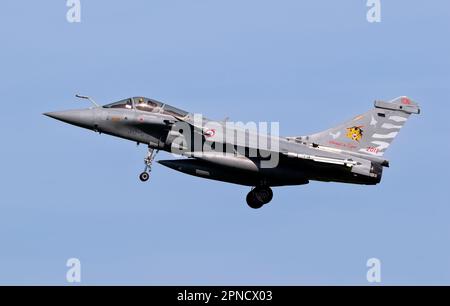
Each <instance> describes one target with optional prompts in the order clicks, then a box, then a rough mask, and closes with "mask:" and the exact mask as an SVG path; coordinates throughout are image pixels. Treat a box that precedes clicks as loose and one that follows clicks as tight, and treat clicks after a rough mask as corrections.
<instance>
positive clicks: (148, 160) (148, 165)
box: [139, 147, 158, 182]
mask: <svg viewBox="0 0 450 306" xmlns="http://www.w3.org/2000/svg"><path fill="white" fill-rule="evenodd" d="M157 153H158V151H156V152H155V150H154V149H152V148H150V147H148V152H147V156H146V157H145V158H144V163H145V168H144V172H142V173H141V174H140V175H139V179H140V180H141V181H142V182H146V181H148V179H149V178H150V172H151V171H152V163H153V160H154V159H155V157H156V154H157Z"/></svg>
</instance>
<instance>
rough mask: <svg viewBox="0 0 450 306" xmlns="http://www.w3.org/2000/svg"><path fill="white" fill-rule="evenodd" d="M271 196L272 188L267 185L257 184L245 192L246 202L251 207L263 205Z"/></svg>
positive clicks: (256, 207)
mask: <svg viewBox="0 0 450 306" xmlns="http://www.w3.org/2000/svg"><path fill="white" fill-rule="evenodd" d="M272 198H273V192H272V189H270V187H268V186H257V187H255V188H253V189H252V190H251V191H250V192H249V193H248V194H247V204H248V206H250V207H251V208H253V209H258V208H261V207H263V206H264V205H265V204H267V203H269V202H270V201H271V200H272Z"/></svg>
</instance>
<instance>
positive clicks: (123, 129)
mask: <svg viewBox="0 0 450 306" xmlns="http://www.w3.org/2000/svg"><path fill="white" fill-rule="evenodd" d="M77 97H78V98H84V99H88V100H90V101H91V102H92V103H93V107H90V108H86V109H77V110H69V111H60V112H49V113H44V115H46V116H48V117H51V118H54V119H57V120H60V121H63V122H65V123H69V124H72V125H75V126H78V127H82V128H86V129H89V130H92V131H94V132H97V133H100V134H108V135H112V136H116V137H120V138H123V139H127V140H130V141H133V142H136V143H138V144H140V143H142V144H145V145H147V146H148V152H147V155H146V157H145V159H144V163H145V168H144V171H143V172H142V173H141V174H140V175H139V178H140V180H141V181H143V182H145V181H147V180H148V179H149V174H150V171H151V169H152V165H153V162H154V159H155V156H156V153H157V152H158V151H159V150H163V151H167V152H171V153H174V154H176V156H179V158H175V159H170V160H159V161H158V163H159V164H161V165H163V166H166V167H168V168H171V169H173V170H176V171H180V172H183V173H186V174H190V175H193V176H197V177H202V178H207V179H212V180H218V181H223V182H228V183H234V184H240V185H245V186H250V187H251V190H250V192H249V193H248V194H247V197H246V201H247V204H248V205H249V206H250V207H251V208H254V209H257V208H261V207H262V206H263V205H265V204H267V203H269V202H270V201H271V200H272V198H273V192H272V189H271V188H272V187H278V186H288V185H305V184H308V183H309V182H310V181H322V182H341V183H351V184H362V185H376V184H378V183H380V181H381V177H382V173H383V168H384V167H389V161H388V160H387V159H385V158H384V157H383V156H384V153H385V152H386V150H387V149H388V147H389V146H390V145H391V143H392V141H393V140H394V138H395V137H396V136H397V135H398V133H399V131H400V129H401V128H402V127H403V125H404V124H405V122H406V121H407V120H408V118H409V117H410V115H411V114H420V108H419V105H418V104H417V103H416V102H414V101H413V100H411V99H410V98H408V97H405V96H403V97H399V98H396V99H393V100H391V101H389V102H385V101H375V103H374V108H373V109H371V110H369V111H368V112H366V113H364V114H361V115H358V116H356V117H354V118H353V119H351V120H348V121H346V122H344V123H343V124H340V125H338V126H336V127H333V128H330V129H328V130H325V131H323V132H319V133H316V134H313V135H308V136H291V137H281V136H279V135H277V134H276V133H270V132H264V133H263V132H261V131H259V130H256V131H255V130H252V129H250V128H248V126H245V125H244V126H236V125H232V124H230V122H229V121H228V120H223V121H213V120H210V119H207V118H203V117H202V116H201V115H199V114H194V113H190V112H187V111H184V110H181V109H178V108H176V107H173V106H171V105H169V104H166V103H163V102H160V101H157V100H155V99H149V98H145V97H132V98H127V99H124V100H120V101H118V102H114V103H111V104H106V105H104V106H100V105H98V104H97V103H96V102H95V101H93V100H92V99H91V98H89V97H86V96H79V95H77ZM236 135H240V136H236Z"/></svg>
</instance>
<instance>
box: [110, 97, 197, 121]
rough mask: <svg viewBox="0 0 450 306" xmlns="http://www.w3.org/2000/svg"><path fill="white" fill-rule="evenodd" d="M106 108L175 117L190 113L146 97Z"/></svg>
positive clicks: (112, 104) (124, 101) (131, 99)
mask: <svg viewBox="0 0 450 306" xmlns="http://www.w3.org/2000/svg"><path fill="white" fill-rule="evenodd" d="M103 107H104V108H123V109H136V110H138V111H143V112H150V113H163V114H166V115H170V116H174V117H186V116H187V115H188V114H189V113H188V112H186V111H184V110H181V109H178V108H176V107H173V106H170V105H168V104H165V103H162V102H159V101H157V100H154V99H149V98H144V97H134V98H128V99H124V100H120V101H118V102H114V103H111V104H107V105H105V106H103Z"/></svg>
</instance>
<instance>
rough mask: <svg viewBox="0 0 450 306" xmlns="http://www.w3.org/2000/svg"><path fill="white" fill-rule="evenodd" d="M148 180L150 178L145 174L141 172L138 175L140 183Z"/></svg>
mask: <svg viewBox="0 0 450 306" xmlns="http://www.w3.org/2000/svg"><path fill="white" fill-rule="evenodd" d="M149 178H150V175H149V174H148V173H147V172H142V173H141V174H140V175H139V179H140V180H141V181H142V182H146V181H148V179H149Z"/></svg>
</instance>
